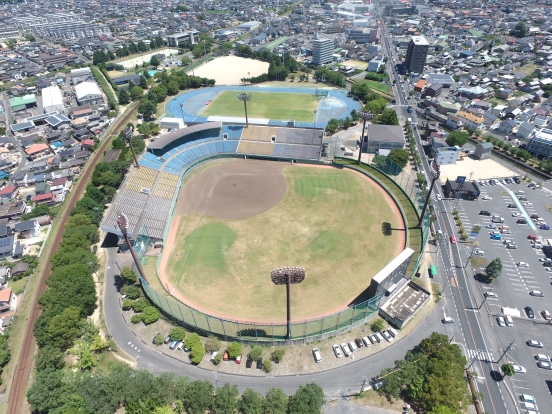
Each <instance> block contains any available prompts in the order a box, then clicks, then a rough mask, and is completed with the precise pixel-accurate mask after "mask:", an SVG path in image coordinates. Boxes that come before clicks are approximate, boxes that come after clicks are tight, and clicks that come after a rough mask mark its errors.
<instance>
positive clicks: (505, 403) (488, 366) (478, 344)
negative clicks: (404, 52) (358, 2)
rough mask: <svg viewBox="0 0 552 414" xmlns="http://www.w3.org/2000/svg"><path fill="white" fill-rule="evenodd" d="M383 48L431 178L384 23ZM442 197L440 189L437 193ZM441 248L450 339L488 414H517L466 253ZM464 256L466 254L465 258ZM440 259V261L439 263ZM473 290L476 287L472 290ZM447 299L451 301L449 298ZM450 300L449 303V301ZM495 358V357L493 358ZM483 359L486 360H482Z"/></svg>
mask: <svg viewBox="0 0 552 414" xmlns="http://www.w3.org/2000/svg"><path fill="white" fill-rule="evenodd" d="M382 22H384V20H383V19H382ZM381 30H382V36H381V38H382V45H383V47H384V50H385V52H386V55H387V56H388V57H389V62H388V63H389V64H388V68H390V69H391V70H390V71H389V73H390V74H391V80H392V81H393V80H396V82H395V85H394V86H393V92H394V94H395V98H396V101H397V104H398V105H397V106H396V111H397V114H398V115H399V119H401V118H402V119H405V118H411V119H412V124H413V127H412V130H413V134H414V137H415V139H416V143H417V147H418V152H419V154H420V156H421V157H422V164H423V169H424V171H425V172H426V176H427V177H431V172H430V169H429V164H428V160H427V158H425V157H424V156H423V154H424V152H423V148H422V145H421V142H422V141H421V139H420V136H419V133H418V130H417V127H416V125H417V119H416V114H415V113H408V112H407V111H406V108H407V106H408V105H409V104H410V103H409V102H408V100H407V97H408V92H409V85H408V83H407V82H405V83H401V82H400V81H399V79H400V78H399V76H398V73H397V72H396V67H395V63H397V62H399V60H398V58H397V56H396V53H395V50H394V47H392V45H391V40H390V37H389V33H388V31H387V28H386V26H385V24H384V23H382V26H381ZM435 191H436V192H438V193H440V191H439V189H436V190H435ZM434 205H435V207H436V209H437V213H438V214H437V221H436V222H435V223H434V226H435V229H436V230H441V231H442V232H443V233H444V234H445V235H452V234H457V233H456V232H455V230H456V229H455V228H454V227H453V223H452V221H451V215H450V213H451V209H450V208H449V206H448V204H445V203H444V202H443V201H436V202H435V203H434ZM440 246H441V248H440V249H439V251H438V252H437V253H436V260H437V261H440V262H441V266H440V267H441V270H442V272H443V273H444V275H442V276H441V277H443V276H444V279H441V280H442V282H443V283H442V286H443V295H444V298H443V299H444V305H443V306H444V312H445V314H447V316H453V317H454V319H455V320H456V323H454V324H450V325H454V326H449V327H448V328H447V331H448V332H449V336H451V337H453V340H454V341H455V343H458V345H459V346H460V347H461V348H462V349H463V351H464V355H465V356H466V358H467V360H468V366H469V367H470V368H471V369H472V370H474V371H475V372H476V373H477V374H478V377H477V386H478V389H479V391H480V392H482V393H483V394H484V400H483V406H484V409H485V410H486V411H487V412H489V413H508V412H515V408H514V405H513V400H512V399H511V398H509V394H508V389H507V388H506V386H505V385H504V383H503V382H497V381H495V380H494V379H493V377H496V376H495V374H494V372H495V371H496V370H497V368H496V366H495V364H493V363H492V362H486V361H485V359H486V360H488V361H491V360H492V358H491V355H490V353H491V352H494V348H493V343H492V342H490V341H489V340H488V338H486V334H484V333H486V332H487V328H486V327H485V326H483V320H484V319H486V318H482V317H481V315H480V312H479V311H478V310H476V309H475V308H477V305H476V304H475V303H474V301H473V299H472V294H471V293H470V292H471V291H470V286H469V283H468V282H469V279H468V278H469V276H468V275H467V274H466V272H465V270H464V268H463V266H464V264H465V261H464V260H465V259H464V256H465V252H462V251H461V249H460V248H459V245H458V244H454V245H451V244H450V243H448V237H447V238H444V241H442V242H441V243H440ZM461 253H464V256H462V254H461ZM439 255H441V260H439ZM471 288H472V289H473V287H471ZM447 296H448V298H447ZM447 299H448V300H447ZM493 356H494V355H493ZM481 359H483V360H481Z"/></svg>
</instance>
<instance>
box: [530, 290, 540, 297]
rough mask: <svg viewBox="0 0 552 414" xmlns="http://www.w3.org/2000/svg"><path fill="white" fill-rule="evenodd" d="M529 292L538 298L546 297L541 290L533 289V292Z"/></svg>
mask: <svg viewBox="0 0 552 414" xmlns="http://www.w3.org/2000/svg"><path fill="white" fill-rule="evenodd" d="M529 294H530V295H531V296H536V297H538V298H544V293H542V292H541V291H540V290H532V291H531V292H529Z"/></svg>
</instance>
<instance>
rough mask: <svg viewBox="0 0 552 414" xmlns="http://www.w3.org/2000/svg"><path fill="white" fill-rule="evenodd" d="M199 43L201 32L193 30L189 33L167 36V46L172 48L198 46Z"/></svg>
mask: <svg viewBox="0 0 552 414" xmlns="http://www.w3.org/2000/svg"><path fill="white" fill-rule="evenodd" d="M198 41H199V32H198V31H197V30H191V31H189V32H182V33H175V34H172V35H169V36H167V44H168V45H169V46H171V47H178V45H180V44H190V45H193V44H196V43H197V42H198Z"/></svg>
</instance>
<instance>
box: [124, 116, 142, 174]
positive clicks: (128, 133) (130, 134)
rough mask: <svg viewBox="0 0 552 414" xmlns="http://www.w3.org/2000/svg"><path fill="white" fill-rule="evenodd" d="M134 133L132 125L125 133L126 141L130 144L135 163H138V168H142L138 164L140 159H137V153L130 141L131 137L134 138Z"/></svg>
mask: <svg viewBox="0 0 552 414" xmlns="http://www.w3.org/2000/svg"><path fill="white" fill-rule="evenodd" d="M132 131H134V128H133V126H132V125H129V126H128V127H127V128H126V129H125V132H124V136H125V139H126V140H127V142H128V146H129V147H130V150H131V151H132V156H133V157H134V162H135V163H136V168H140V164H138V158H136V153H135V152H134V148H132V142H131V141H130V137H131V136H132Z"/></svg>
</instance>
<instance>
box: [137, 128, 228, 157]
mask: <svg viewBox="0 0 552 414" xmlns="http://www.w3.org/2000/svg"><path fill="white" fill-rule="evenodd" d="M213 128H222V122H206V123H204V124H197V125H193V126H189V127H186V128H181V129H177V130H175V131H171V132H169V133H167V134H165V135H162V136H161V137H160V138H159V139H158V140H157V141H154V142H152V143H151V144H149V145H148V149H149V150H155V149H163V148H165V147H166V146H167V145H169V144H170V143H171V142H173V141H176V140H177V139H180V138H182V137H185V136H186V135H191V134H193V133H194V132H198V131H205V130H207V129H213Z"/></svg>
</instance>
